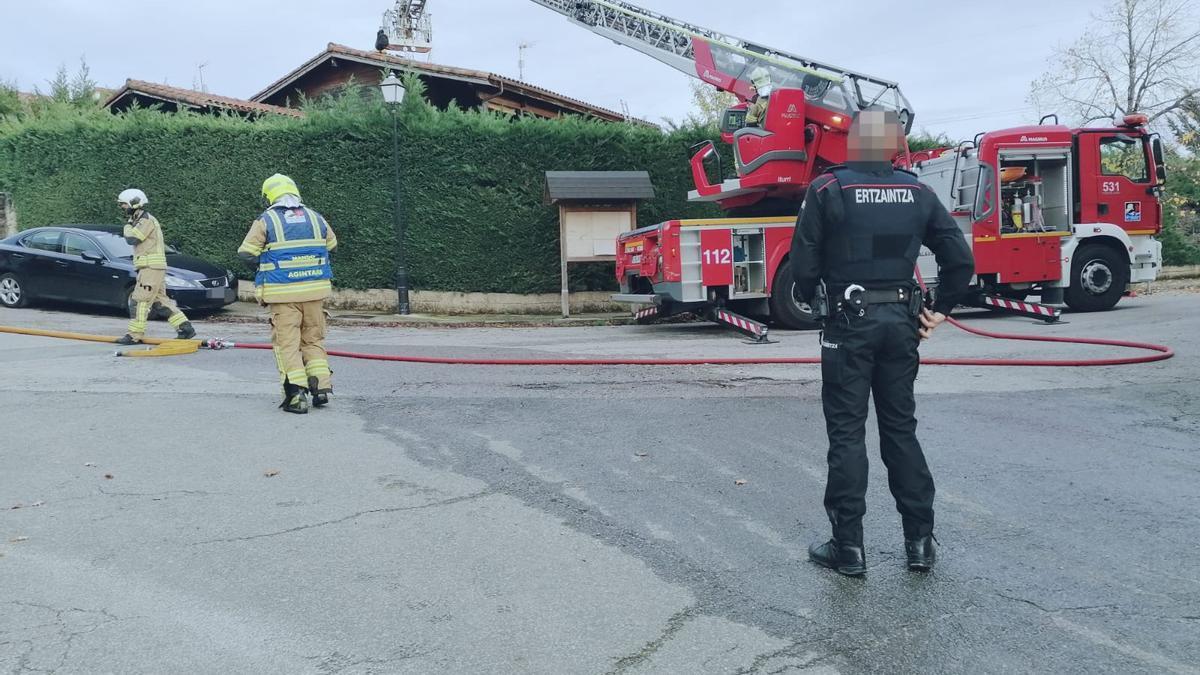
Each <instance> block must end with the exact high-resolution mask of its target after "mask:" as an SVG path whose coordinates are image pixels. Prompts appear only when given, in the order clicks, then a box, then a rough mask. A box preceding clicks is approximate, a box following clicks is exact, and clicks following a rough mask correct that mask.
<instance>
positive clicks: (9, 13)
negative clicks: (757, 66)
mask: <svg viewBox="0 0 1200 675" xmlns="http://www.w3.org/2000/svg"><path fill="white" fill-rule="evenodd" d="M0 1H2V3H3V10H2V11H0V80H5V81H16V83H17V84H18V86H19V87H20V88H21V89H23V90H27V91H28V90H31V89H33V87H35V86H38V87H41V88H42V89H43V90H44V89H46V81H47V80H49V79H51V78H52V77H53V76H54V73H55V70H56V69H57V67H58V65H59V64H60V63H66V64H67V66H68V67H69V68H70V69H71V70H72V72H73V71H74V69H75V67H76V66H77V64H78V61H79V58H80V57H81V56H83V57H85V58H86V59H87V62H88V64H89V65H90V66H91V69H92V75H93V77H94V78H95V79H96V80H97V82H98V83H99V84H100V85H101V86H105V87H117V86H119V85H120V84H121V83H123V82H124V81H125V79H126V78H134V79H142V80H150V81H155V82H166V83H169V84H172V85H175V86H183V87H192V86H193V85H194V84H197V83H198V82H199V72H200V65H201V64H206V65H205V66H204V68H203V76H204V83H205V85H206V86H207V89H208V90H209V91H211V92H213V93H219V94H224V95H227V96H236V97H243V98H244V97H249V96H252V95H253V94H255V93H257V92H258V91H259V90H260V89H262V88H263V87H264V86H266V85H267V84H269V83H271V82H273V81H274V80H276V79H277V78H279V77H280V76H281V75H283V74H285V73H287V72H288V71H290V70H292V69H293V68H295V67H296V66H299V65H300V64H301V63H303V62H304V61H305V60H307V59H309V58H311V57H312V56H314V55H316V54H318V53H319V52H321V51H322V50H323V49H324V48H325V45H326V44H327V43H329V42H338V43H341V44H345V45H349V46H352V47H358V48H362V49H371V48H372V47H373V44H374V36H375V31H376V30H377V29H378V28H379V24H380V19H381V15H382V13H383V11H384V10H385V9H387V8H389V7H390V6H391V3H392V2H394V0H341V1H338V0H290V1H289V2H284V3H279V2H265V1H261V0H238V1H234V0H202V1H200V0H194V1H191V2H166V1H162V2H149V1H137V0H103V1H97V0H39V1H37V2H33V1H30V0H0ZM638 1H639V3H640V4H641V5H642V6H644V7H646V8H648V9H652V10H655V11H658V12H660V13H663V14H667V15H670V16H674V17H676V18H680V19H686V20H688V21H690V22H692V23H694V24H698V25H702V26H707V27H710V28H713V29H716V30H721V31H724V32H727V33H730V34H733V35H738V36H740V37H743V38H745V39H749V40H753V41H756V42H760V43H763V44H766V45H770V46H773V47H777V48H780V49H784V50H787V51H791V52H794V53H797V54H801V55H804V56H807V57H809V58H813V59H816V60H823V61H828V62H831V63H835V64H838V65H840V66H843V67H846V68H851V69H854V70H857V71H861V72H865V73H869V74H872V75H876V76H879V77H882V78H886V79H891V80H895V81H898V82H900V83H901V87H902V89H903V91H904V92H905V93H906V94H907V96H908V98H909V99H910V100H911V101H912V103H913V106H914V107H915V108H916V114H917V127H918V128H924V129H927V130H929V131H931V132H935V133H938V132H945V133H947V134H949V135H950V136H951V137H953V138H956V139H958V138H969V137H971V136H974V135H975V133H977V132H978V131H981V130H983V129H985V128H999V127H1003V126H1011V125H1015V124H1020V123H1024V122H1028V121H1034V122H1036V121H1037V120H1036V113H1035V111H1033V110H1032V109H1031V108H1030V107H1029V104H1028V102H1027V100H1026V97H1027V94H1028V91H1029V83H1030V81H1031V80H1033V79H1034V78H1035V77H1036V76H1038V75H1039V74H1040V73H1041V72H1042V71H1043V70H1044V69H1045V67H1046V65H1047V63H1048V61H1049V58H1050V53H1051V49H1052V47H1053V46H1054V45H1056V44H1060V43H1068V42H1071V41H1073V40H1074V39H1075V38H1077V37H1079V36H1080V35H1081V34H1082V33H1083V32H1084V30H1085V28H1086V26H1087V23H1088V16H1089V14H1090V13H1091V12H1093V11H1095V10H1097V9H1098V8H1100V7H1101V6H1103V4H1105V3H1104V2H1103V0H1053V1H1050V0H1046V1H1045V2H1041V3H1036V5H1026V6H1023V7H1020V8H1017V7H1015V6H1011V5H1008V6H1006V5H1005V3H1003V2H1000V1H998V0H992V1H989V2H963V1H962V0H910V1H909V2H906V3H896V2H888V1H886V0H857V1H855V0H849V1H847V0H843V2H835V3H831V2H828V1H822V2H818V1H816V0H745V1H744V2H741V3H728V2H718V1H717V0H638ZM897 6H901V7H903V11H900V10H897V9H896V8H897ZM428 7H429V11H430V12H431V13H432V15H433V19H434V44H435V47H434V52H433V54H432V60H433V61H434V62H436V63H441V64H445V65H453V66H461V67H468V68H476V69H480V70H488V71H491V72H495V73H499V74H503V75H508V76H512V77H515V76H516V75H517V45H518V44H520V43H521V42H529V43H533V46H532V47H531V48H530V49H529V50H528V52H527V54H526V71H525V79H526V80H527V81H529V82H531V83H533V84H537V85H539V86H542V87H545V88H548V89H552V90H554V91H558V92H560V93H564V94H568V95H570V96H573V97H576V98H579V99H582V100H585V101H588V102H590V103H593V104H595V105H600V106H603V107H606V108H610V109H614V110H620V109H621V104H622V101H624V102H625V103H627V104H628V106H629V109H630V112H631V113H632V114H633V115H635V116H637V117H641V118H643V119H648V120H651V121H656V122H657V121H660V120H661V119H662V118H663V117H671V118H676V119H678V118H681V117H683V116H684V115H686V114H687V112H688V111H689V109H690V105H691V99H690V94H689V91H688V81H689V80H688V78H687V77H686V76H684V75H682V74H680V73H679V72H678V71H675V70H674V69H672V68H670V67H668V66H665V65H661V64H659V63H657V62H655V61H653V60H651V59H649V58H648V57H645V56H643V55H641V54H639V53H637V52H634V51H632V50H629V49H627V48H624V47H620V46H617V45H615V44H613V43H612V42H609V41H607V40H604V39H602V38H600V37H597V36H595V35H592V34H591V33H589V32H587V31H585V30H584V29H582V28H579V27H577V26H575V25H573V24H570V23H568V22H567V21H566V19H564V18H562V17H560V16H558V15H557V14H555V13H554V12H551V11H550V10H547V9H544V8H542V7H540V6H538V5H536V4H534V3H533V2H530V0H428ZM731 7H733V8H737V9H730V8H731ZM831 7H834V8H837V9H838V13H837V14H833V15H831V14H830V13H829V12H830V9H829V8H831ZM741 8H745V9H744V10H743V9H741Z"/></svg>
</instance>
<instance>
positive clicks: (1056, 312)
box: [975, 295, 1062, 323]
mask: <svg viewBox="0 0 1200 675" xmlns="http://www.w3.org/2000/svg"><path fill="white" fill-rule="evenodd" d="M975 305H976V306H977V307H983V308H985V309H994V310H999V311H1002V312H1009V313H1012V314H1017V315H1020V316H1028V317H1032V318H1034V319H1040V320H1042V321H1045V322H1046V323H1056V322H1057V321H1058V320H1059V319H1060V318H1062V309H1060V308H1058V307H1051V306H1049V305H1039V304H1037V303H1033V302H1021V301H1019V300H1010V299H1008V298H1002V297H1000V296H996V295H980V296H979V297H978V298H977V299H976V301H975Z"/></svg>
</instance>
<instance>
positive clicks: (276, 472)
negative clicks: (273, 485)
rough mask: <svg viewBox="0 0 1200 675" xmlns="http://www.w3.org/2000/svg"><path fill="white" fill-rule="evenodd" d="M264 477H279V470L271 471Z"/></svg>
mask: <svg viewBox="0 0 1200 675" xmlns="http://www.w3.org/2000/svg"><path fill="white" fill-rule="evenodd" d="M263 475H264V476H266V477H267V478H274V477H275V476H278V475H279V469H271V470H270V471H267V472H265V473H263Z"/></svg>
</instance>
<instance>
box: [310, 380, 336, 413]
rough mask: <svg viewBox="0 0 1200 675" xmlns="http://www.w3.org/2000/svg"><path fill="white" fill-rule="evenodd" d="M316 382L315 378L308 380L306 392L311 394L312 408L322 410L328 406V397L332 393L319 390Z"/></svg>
mask: <svg viewBox="0 0 1200 675" xmlns="http://www.w3.org/2000/svg"><path fill="white" fill-rule="evenodd" d="M317 382H318V381H317V378H315V377H310V378H308V391H309V392H310V393H311V394H312V397H313V399H312V402H313V406H314V407H317V408H323V407H325V406H327V405H329V395H330V394H332V393H333V392H331V391H329V390H328V389H321V388H320V385H319V384H317Z"/></svg>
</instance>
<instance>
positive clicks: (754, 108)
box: [746, 66, 773, 127]
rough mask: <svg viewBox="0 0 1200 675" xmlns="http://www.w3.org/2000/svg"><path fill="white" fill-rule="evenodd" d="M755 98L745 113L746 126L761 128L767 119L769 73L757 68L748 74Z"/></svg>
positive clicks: (769, 86) (769, 88)
mask: <svg viewBox="0 0 1200 675" xmlns="http://www.w3.org/2000/svg"><path fill="white" fill-rule="evenodd" d="M750 82H751V83H752V84H753V85H754V92H755V94H756V95H755V97H754V99H753V100H752V101H751V103H750V108H749V109H748V110H747V111H746V126H748V127H761V126H762V125H763V123H764V122H765V121H766V119H767V107H768V106H769V105H770V104H771V90H772V88H773V86H772V84H771V73H770V72H768V71H767V69H766V68H763V67H762V66H759V67H758V68H755V69H754V70H753V71H752V72H751V73H750Z"/></svg>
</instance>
